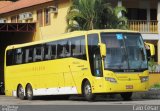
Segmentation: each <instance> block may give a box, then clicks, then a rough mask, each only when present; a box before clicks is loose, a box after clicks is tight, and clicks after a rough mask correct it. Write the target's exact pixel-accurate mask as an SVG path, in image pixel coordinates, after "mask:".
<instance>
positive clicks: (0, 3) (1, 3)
mask: <svg viewBox="0 0 160 111" xmlns="http://www.w3.org/2000/svg"><path fill="white" fill-rule="evenodd" d="M10 4H12V2H11V1H0V9H1V8H4V7H5V6H8V5H10Z"/></svg>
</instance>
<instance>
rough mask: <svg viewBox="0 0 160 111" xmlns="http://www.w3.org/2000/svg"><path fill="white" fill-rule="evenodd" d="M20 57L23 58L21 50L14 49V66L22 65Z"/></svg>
mask: <svg viewBox="0 0 160 111" xmlns="http://www.w3.org/2000/svg"><path fill="white" fill-rule="evenodd" d="M22 56H23V52H22V49H21V48H20V49H15V63H16V64H22V60H23V59H22Z"/></svg>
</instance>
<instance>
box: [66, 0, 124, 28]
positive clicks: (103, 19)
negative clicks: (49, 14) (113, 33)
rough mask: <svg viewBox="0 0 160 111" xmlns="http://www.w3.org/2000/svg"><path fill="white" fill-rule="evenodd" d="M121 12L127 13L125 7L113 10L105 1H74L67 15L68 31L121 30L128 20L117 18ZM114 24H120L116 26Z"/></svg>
mask: <svg viewBox="0 0 160 111" xmlns="http://www.w3.org/2000/svg"><path fill="white" fill-rule="evenodd" d="M120 11H124V12H126V10H125V8H124V7H121V8H115V9H113V8H112V7H111V5H110V4H109V3H107V2H106V1H105V0H73V4H72V6H71V7H70V9H69V11H68V14H67V23H68V27H67V30H68V31H74V30H91V29H104V28H121V27H122V26H123V25H124V23H126V22H122V21H126V20H127V19H126V18H124V17H123V16H122V17H118V16H117V13H119V12H120ZM114 22H116V23H118V24H117V25H116V26H115V24H114ZM122 23H123V24H122Z"/></svg>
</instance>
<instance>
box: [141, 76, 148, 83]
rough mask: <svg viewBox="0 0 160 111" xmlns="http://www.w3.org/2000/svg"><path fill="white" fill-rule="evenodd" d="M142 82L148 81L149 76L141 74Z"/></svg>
mask: <svg viewBox="0 0 160 111" xmlns="http://www.w3.org/2000/svg"><path fill="white" fill-rule="evenodd" d="M140 80H141V82H146V81H148V80H149V78H148V76H140Z"/></svg>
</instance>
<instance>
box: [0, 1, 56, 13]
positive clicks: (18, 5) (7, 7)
mask: <svg viewBox="0 0 160 111" xmlns="http://www.w3.org/2000/svg"><path fill="white" fill-rule="evenodd" d="M50 1H53V0H19V1H17V2H11V3H8V4H7V3H5V2H4V1H3V2H2V1H0V5H1V4H3V5H4V6H3V5H2V6H3V7H2V6H0V14H3V13H8V12H11V11H15V10H19V9H22V8H27V7H31V6H34V5H39V4H43V3H47V2H50ZM4 3H5V4H4Z"/></svg>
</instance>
